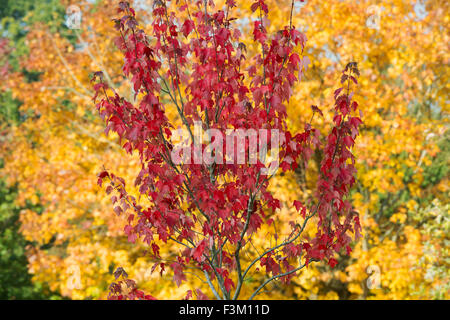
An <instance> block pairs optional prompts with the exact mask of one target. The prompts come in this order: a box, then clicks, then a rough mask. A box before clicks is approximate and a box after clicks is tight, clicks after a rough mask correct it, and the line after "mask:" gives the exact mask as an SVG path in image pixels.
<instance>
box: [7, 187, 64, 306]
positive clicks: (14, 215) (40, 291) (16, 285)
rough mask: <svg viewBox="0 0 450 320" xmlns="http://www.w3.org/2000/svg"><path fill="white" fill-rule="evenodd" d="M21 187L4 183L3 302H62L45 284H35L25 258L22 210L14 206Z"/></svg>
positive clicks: (25, 242) (25, 243) (25, 244)
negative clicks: (18, 188) (33, 300)
mask: <svg viewBox="0 0 450 320" xmlns="http://www.w3.org/2000/svg"><path fill="white" fill-rule="evenodd" d="M16 195H17V188H15V187H12V188H9V187H7V186H6V185H5V183H4V182H3V181H0V230H1V233H0V299H58V298H59V296H58V295H56V294H54V293H52V292H50V290H49V289H48V287H47V286H46V285H45V284H41V283H32V281H31V275H30V274H29V273H28V262H27V258H26V255H25V251H26V246H27V245H28V244H29V243H28V242H27V241H26V240H25V239H24V238H23V236H22V235H21V234H20V233H19V228H20V222H19V214H20V210H21V209H22V208H20V207H18V206H17V205H15V203H14V199H15V198H16Z"/></svg>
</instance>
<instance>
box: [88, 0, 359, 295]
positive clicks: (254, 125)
mask: <svg viewBox="0 0 450 320" xmlns="http://www.w3.org/2000/svg"><path fill="white" fill-rule="evenodd" d="M173 2H174V1H172V4H171V5H169V4H170V1H169V0H156V1H154V7H153V12H152V14H153V21H152V26H151V27H152V28H151V30H152V34H151V35H147V34H146V33H145V32H144V31H143V29H142V28H141V27H140V26H139V24H138V22H137V20H136V17H135V11H134V10H133V9H132V8H131V7H130V5H129V4H128V3H127V2H120V4H119V8H118V12H119V13H120V14H121V15H122V16H121V18H119V19H114V22H115V28H116V29H117V32H118V36H117V38H115V42H116V45H117V47H118V48H119V49H120V50H121V51H123V53H124V58H125V59H124V61H125V62H124V66H123V73H124V75H125V76H126V77H128V78H129V79H130V81H131V83H132V85H133V88H134V92H135V100H137V101H133V102H130V101H127V100H126V99H124V98H123V97H120V96H119V95H118V94H117V93H116V92H114V90H113V89H111V88H109V87H108V85H107V84H106V82H105V81H103V75H102V73H101V72H96V73H95V74H94V76H93V81H94V83H95V84H94V89H95V92H96V94H95V97H94V100H96V99H97V97H98V96H99V95H100V96H101V97H102V99H101V100H100V101H99V102H98V103H97V104H96V106H97V109H98V111H99V113H100V115H101V117H102V119H103V120H104V121H105V122H106V133H108V132H109V131H113V132H116V133H117V134H118V135H119V137H120V139H121V141H122V143H123V148H124V149H125V150H126V151H127V152H128V153H130V154H131V153H132V152H133V151H136V152H138V154H139V157H140V162H141V170H140V172H139V174H138V175H137V177H136V180H135V186H137V187H138V188H139V193H140V195H141V196H142V197H145V198H146V199H148V200H149V201H148V202H149V203H150V205H148V204H146V205H143V204H142V203H141V202H140V201H139V200H138V199H136V198H135V197H133V196H132V195H130V194H129V193H128V192H127V191H126V184H125V181H124V179H122V178H120V177H118V176H116V175H114V174H113V173H111V172H108V171H107V170H104V171H102V172H101V173H100V174H99V176H98V179H99V181H98V182H99V184H100V185H102V183H103V182H105V181H107V183H108V185H107V187H106V191H107V193H108V194H109V193H111V192H113V193H114V195H113V196H112V198H111V200H112V202H113V203H114V204H115V211H116V213H117V214H126V215H127V225H126V226H125V229H124V232H125V233H126V235H127V236H128V240H129V241H131V242H135V241H136V239H137V238H140V239H142V240H143V241H144V242H145V243H147V244H148V246H149V251H150V252H151V255H152V256H153V257H155V258H156V259H159V261H160V262H158V263H157V264H155V265H154V266H153V269H155V268H156V267H158V266H159V267H160V270H161V274H162V273H163V272H165V270H166V268H170V269H171V270H172V271H173V274H174V281H175V282H176V283H177V285H180V283H181V282H182V281H185V280H186V274H185V273H183V271H184V270H185V268H186V267H187V266H190V267H195V268H198V269H199V270H201V272H202V273H203V275H204V277H205V281H206V282H207V283H208V285H209V287H210V289H211V293H212V294H213V295H214V296H215V298H217V299H238V298H239V297H240V292H241V288H242V286H243V285H244V281H245V280H246V279H247V278H248V277H249V275H250V274H251V273H254V272H257V271H255V270H257V267H261V270H264V271H265V272H266V274H267V275H266V278H265V279H266V280H265V281H263V282H262V283H261V284H260V285H259V287H257V288H256V290H254V292H253V293H252V294H251V296H250V297H249V298H250V299H252V298H254V297H255V296H256V295H257V294H258V293H259V292H260V290H261V289H262V288H264V287H265V286H266V285H267V284H268V283H269V282H271V281H273V280H275V279H281V280H282V281H283V282H285V283H289V281H290V279H292V278H293V277H294V276H295V275H296V273H297V271H299V270H300V269H302V268H304V267H305V266H307V265H308V264H309V263H311V262H312V261H321V260H325V261H328V264H329V265H330V266H331V267H334V266H335V265H336V263H337V260H336V259H335V258H334V256H335V255H336V254H337V253H340V252H341V251H342V249H345V250H346V252H347V254H348V253H349V252H350V250H351V249H350V246H349V245H350V242H351V241H352V238H351V236H350V235H349V234H351V233H353V234H354V236H355V238H358V237H359V236H360V234H359V232H360V228H361V227H360V224H359V218H358V214H357V213H356V212H355V211H354V210H353V208H352V205H351V203H350V202H349V201H348V200H347V199H346V198H347V195H348V193H349V190H350V188H351V186H352V185H353V183H354V181H355V179H354V175H355V167H354V163H355V157H354V156H353V154H352V153H351V148H352V147H353V146H354V143H355V138H356V136H357V135H358V126H359V125H360V124H361V123H362V121H361V119H360V118H359V117H358V116H356V111H357V109H358V104H357V102H356V101H353V99H352V97H353V93H352V90H351V89H352V82H353V83H354V84H357V80H356V79H357V77H358V76H359V71H358V68H357V65H356V63H354V62H351V63H349V64H348V65H347V66H346V68H345V70H343V73H342V78H341V84H342V87H341V88H339V89H337V90H336V91H335V93H334V97H335V105H334V112H335V116H334V118H333V123H332V129H331V132H330V133H329V134H328V136H326V137H324V139H321V138H320V134H319V131H318V130H317V129H315V128H313V127H312V126H311V123H308V124H306V125H305V128H304V131H303V132H300V133H296V134H293V133H291V132H290V131H289V130H288V129H287V124H286V117H287V114H286V106H287V104H288V102H289V99H290V97H291V95H292V88H293V86H294V85H295V84H296V83H297V82H298V81H299V79H300V78H301V76H302V74H303V72H304V70H306V67H307V64H308V62H309V60H308V59H307V57H302V53H303V49H304V47H305V43H306V36H305V35H304V34H303V33H301V32H299V31H298V30H296V29H295V28H294V26H293V25H292V12H293V8H294V0H293V1H292V5H291V13H290V19H289V21H290V23H289V26H286V27H284V29H282V30H280V31H278V32H276V33H275V34H273V35H269V34H268V32H267V30H266V21H267V14H268V11H269V8H268V6H267V5H266V4H265V2H264V0H257V1H256V2H254V3H253V4H252V5H251V9H252V11H253V12H256V14H257V15H258V19H256V21H254V24H253V39H254V41H255V42H256V43H257V44H258V46H259V47H260V48H261V51H260V52H259V53H258V54H257V55H256V56H255V57H251V58H249V57H247V56H246V54H247V52H246V47H245V45H244V44H243V43H242V42H240V37H241V32H240V31H239V28H236V26H235V24H237V23H235V22H233V20H235V19H234V18H230V16H231V12H232V10H233V8H234V7H235V6H236V3H235V1H234V0H227V1H226V10H225V11H224V10H214V3H213V1H212V0H208V1H206V0H205V1H201V0H198V1H195V5H191V6H188V5H187V2H184V3H179V2H180V1H176V3H173ZM174 6H175V7H176V8H177V10H180V11H186V14H185V15H184V16H186V18H180V17H178V16H177V12H175V11H170V10H169V9H170V8H173V7H174ZM192 7H194V9H195V10H193V8H192ZM248 62H249V63H248ZM245 64H246V65H249V67H247V68H246V69H245V70H243V68H241V67H243V66H244V65H245ZM353 86H354V85H353ZM163 97H164V99H167V98H168V99H170V103H166V104H165V103H163V101H164V99H163ZM169 107H171V108H172V107H173V108H176V112H177V115H178V117H179V119H181V123H182V126H183V128H184V130H186V132H187V139H186V141H187V146H188V147H191V148H184V149H181V153H179V154H180V155H181V156H182V159H183V160H182V161H174V158H173V154H174V151H175V150H176V149H177V146H176V144H175V143H174V140H173V133H174V129H175V123H174V122H173V121H171V120H169V119H168V117H167V116H166V109H167V108H169ZM312 108H313V111H314V113H316V114H319V115H322V111H320V109H319V108H318V107H317V106H312ZM195 126H200V128H201V129H203V130H210V131H211V130H215V131H214V132H215V133H222V134H223V135H226V132H227V130H230V129H245V130H247V132H248V131H251V130H254V131H253V132H258V135H259V133H261V132H263V131H264V130H265V131H264V132H266V133H268V135H269V136H271V135H273V133H274V132H275V133H277V134H279V136H280V137H281V138H280V140H279V141H278V145H274V140H270V141H271V142H270V143H268V144H267V145H259V147H257V148H256V150H255V148H254V146H252V144H251V143H250V142H249V141H250V138H249V139H248V141H247V140H245V141H240V142H241V143H239V141H238V143H236V144H233V145H231V146H230V150H232V151H235V152H237V153H241V154H242V153H244V154H245V155H247V156H245V160H246V161H244V162H243V163H241V162H239V161H236V157H234V158H233V157H232V159H231V161H230V158H229V157H228V154H227V155H226V154H225V153H224V152H221V151H220V150H217V149H214V148H211V145H210V144H212V143H214V142H217V141H214V140H215V139H216V140H217V138H213V137H212V136H211V135H208V136H207V137H206V138H207V139H206V141H203V140H202V139H199V138H198V137H197V134H196V132H195V130H193V128H194V127H195ZM216 137H217V135H216ZM271 138H272V137H271ZM233 139H234V138H233ZM321 140H322V141H321ZM233 141H234V140H233ZM275 141H276V140H275ZM224 145H225V146H226V147H227V148H228V147H229V145H230V142H229V141H228V140H227V142H226V143H225V144H224ZM185 146H186V145H185ZM267 147H269V148H272V147H277V149H278V157H277V159H279V160H278V162H277V163H276V167H275V169H277V168H278V166H279V169H278V170H264V169H267V168H269V167H270V166H271V164H273V163H274V162H272V163H269V162H270V161H262V160H264V159H265V153H266V151H267ZM252 148H253V149H252ZM177 150H178V149H177ZM227 150H228V149H227ZM315 150H320V152H322V153H323V159H322V162H321V164H320V172H319V178H318V181H317V189H316V192H315V201H314V202H312V203H311V204H308V205H306V204H303V203H301V202H300V201H294V203H293V206H295V208H296V209H297V211H298V216H297V217H296V218H295V220H294V221H291V222H290V226H291V229H292V230H291V232H290V234H288V235H286V237H285V239H284V240H283V241H281V242H279V243H278V244H277V245H275V246H272V247H266V248H263V251H262V252H260V253H259V254H256V253H255V258H254V259H253V260H251V261H250V262H246V265H243V262H244V260H243V259H242V250H243V248H245V247H246V246H249V244H251V241H252V238H254V237H257V236H261V235H258V231H259V230H260V229H261V226H262V225H263V224H270V223H272V220H271V218H270V216H271V213H273V212H274V211H275V210H277V209H279V208H280V206H281V203H280V201H279V200H278V199H276V198H275V197H274V195H273V194H272V193H271V192H269V191H268V185H269V182H270V180H271V178H272V177H273V176H274V174H275V172H277V171H284V172H285V171H292V170H295V169H296V167H297V165H298V163H299V162H303V163H304V164H305V166H306V165H307V164H308V162H309V160H310V158H311V155H312V153H313V152H314V151H315ZM255 151H258V152H259V153H260V154H262V155H263V156H262V158H257V159H256V158H253V161H250V157H251V155H252V154H254V153H255ZM199 154H200V155H203V160H202V161H200V162H198V161H192V159H193V158H194V159H195V158H196V156H197V155H199ZM205 158H206V159H207V160H209V161H206V160H205ZM211 159H212V161H211ZM255 159H256V160H255ZM197 160H198V159H197ZM313 217H316V218H317V219H313V220H311V219H312V218H313ZM309 221H314V224H315V227H316V228H317V230H316V233H315V237H314V238H313V239H307V238H305V237H304V236H302V234H303V231H304V230H305V227H306V225H307V223H308V222H309ZM169 242H172V243H174V244H176V245H177V246H179V248H180V249H181V250H179V252H178V253H177V255H176V261H175V262H172V263H171V264H170V265H166V264H165V263H164V262H163V261H165V260H164V259H162V258H161V257H160V247H161V246H164V245H168V243H169ZM225 245H226V248H227V249H225ZM230 248H231V249H230ZM260 272H263V271H260ZM119 277H122V278H123V279H124V280H121V281H118V282H117V283H113V284H112V285H111V287H110V298H111V299H151V298H153V297H152V296H150V295H146V294H144V293H143V292H142V291H140V290H137V289H136V284H135V282H134V281H133V280H130V279H127V276H126V273H125V271H124V270H123V269H121V268H120V269H118V270H117V271H116V279H117V278H119ZM123 283H125V284H126V286H127V287H129V288H131V289H130V290H128V291H127V292H126V293H125V292H124V291H123V286H121V284H123ZM191 296H192V291H189V293H188V296H187V298H189V297H191ZM197 296H198V297H201V298H207V296H206V295H205V294H203V293H202V292H201V291H199V290H197Z"/></svg>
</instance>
